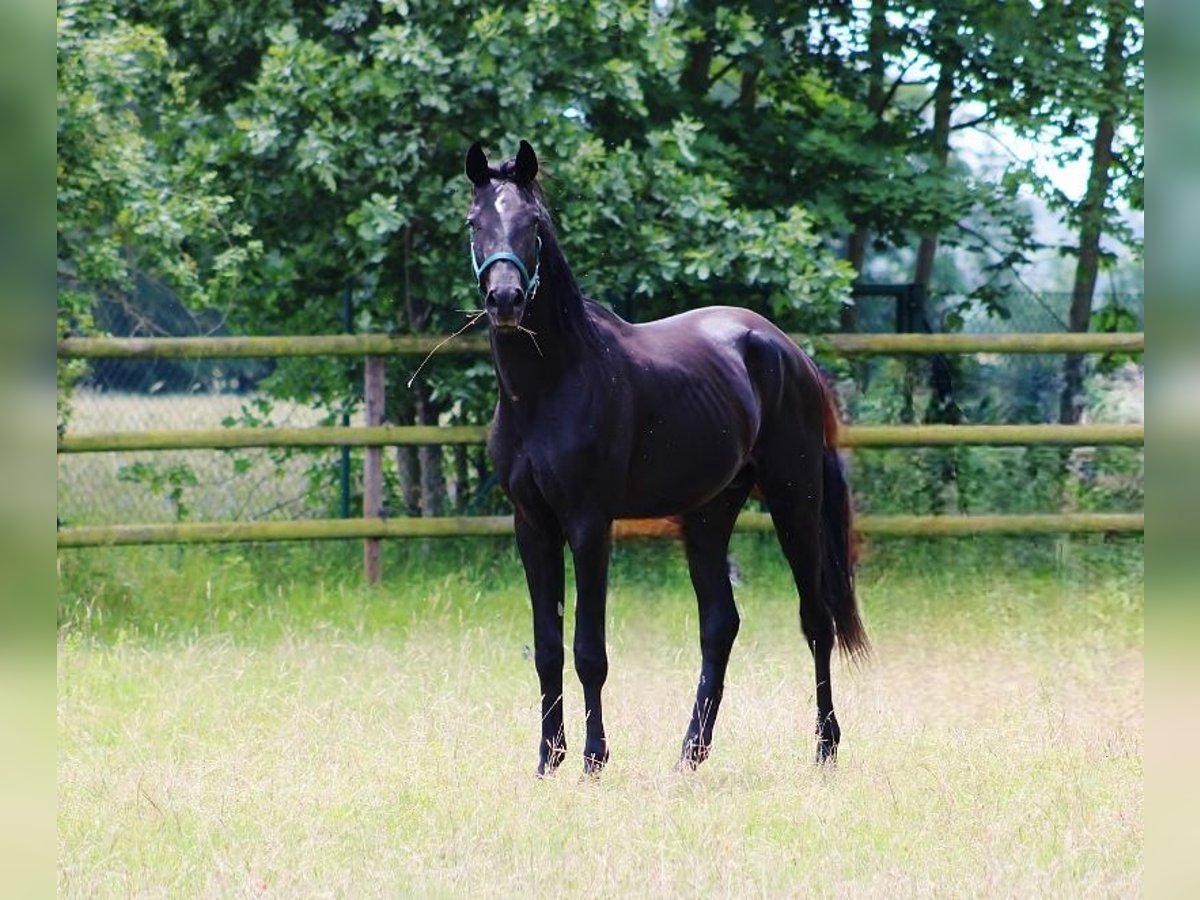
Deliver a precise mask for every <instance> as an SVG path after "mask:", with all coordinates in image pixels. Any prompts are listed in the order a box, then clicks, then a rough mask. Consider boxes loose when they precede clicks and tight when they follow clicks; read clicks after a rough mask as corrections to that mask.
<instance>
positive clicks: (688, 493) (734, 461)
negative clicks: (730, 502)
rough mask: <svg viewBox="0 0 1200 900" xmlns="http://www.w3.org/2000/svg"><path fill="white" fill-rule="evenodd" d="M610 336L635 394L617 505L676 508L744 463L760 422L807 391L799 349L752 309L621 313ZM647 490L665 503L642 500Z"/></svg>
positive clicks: (765, 423) (696, 500)
mask: <svg viewBox="0 0 1200 900" xmlns="http://www.w3.org/2000/svg"><path fill="white" fill-rule="evenodd" d="M614 338H615V339H617V340H618V341H619V343H620V345H621V348H622V351H623V353H622V355H623V356H624V358H625V360H626V364H627V366H628V370H627V371H628V383H629V387H630V389H631V393H632V394H633V396H634V397H635V398H636V399H635V402H634V404H633V410H634V413H633V415H634V417H635V421H634V422H633V423H632V424H633V428H632V438H633V446H632V448H631V450H632V453H631V455H630V460H629V471H628V483H627V493H626V498H625V500H624V501H623V502H622V504H621V506H622V507H623V509H622V511H621V514H622V515H642V514H658V513H661V512H663V511H669V512H682V511H686V509H688V508H691V507H694V506H696V505H699V504H700V503H702V502H705V501H707V500H708V499H709V498H711V497H712V496H715V494H716V493H719V492H720V490H723V489H724V487H725V486H726V485H727V484H728V483H729V482H730V481H732V479H733V478H735V477H736V476H737V474H738V473H739V472H741V471H742V470H743V469H745V468H746V466H747V465H749V464H750V462H751V460H752V457H753V455H754V452H755V449H756V447H757V446H758V445H759V442H760V438H761V435H762V434H763V430H764V428H769V429H770V430H771V431H778V430H779V426H778V425H777V424H772V423H771V421H770V420H772V419H775V418H777V417H779V415H780V413H783V414H784V415H786V407H787V406H789V405H791V404H793V403H797V402H802V399H803V398H802V394H803V393H804V392H803V390H802V389H799V390H798V389H797V384H796V382H797V380H798V378H799V379H800V380H802V377H803V373H804V356H803V354H802V353H801V352H800V351H799V349H798V348H797V347H796V346H795V344H793V343H792V342H791V340H790V339H789V338H788V337H787V336H786V335H785V334H784V333H783V332H781V331H780V330H779V329H778V328H776V327H775V326H774V325H773V324H771V323H770V322H769V321H768V320H767V319H765V318H763V317H762V316H760V315H758V314H757V313H754V312H752V311H750V310H745V309H740V308H735V307H706V308H703V309H697V310H692V311H690V312H686V313H681V314H679V315H676V316H671V317H669V318H666V319H660V320H657V321H654V322H648V323H645V324H639V325H625V324H624V323H622V324H621V327H620V334H619V335H614ZM805 405H807V404H805ZM650 496H656V497H658V498H660V499H661V501H662V503H661V504H659V505H656V506H655V507H654V508H653V509H649V508H646V507H643V506H642V500H641V499H640V498H646V497H650ZM668 507H674V508H670V509H668Z"/></svg>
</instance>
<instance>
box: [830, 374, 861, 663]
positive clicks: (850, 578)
mask: <svg viewBox="0 0 1200 900" xmlns="http://www.w3.org/2000/svg"><path fill="white" fill-rule="evenodd" d="M823 381H824V379H823ZM822 396H823V397H824V402H825V410H824V430H825V450H824V456H823V459H822V466H823V473H822V481H823V484H822V500H821V533H822V542H823V544H824V546H823V548H822V569H821V586H822V588H823V590H824V593H825V603H826V606H827V607H828V609H829V613H830V615H831V616H832V617H833V624H834V628H835V630H836V631H837V641H838V645H839V646H840V647H841V648H842V652H843V653H845V654H847V655H848V656H850V657H854V658H860V657H864V656H867V655H868V654H869V653H870V649H871V647H870V642H869V641H868V640H867V632H866V629H865V628H864V627H863V623H862V619H861V618H860V617H859V615H858V600H857V598H856V597H855V594H854V566H855V563H857V561H858V539H857V536H856V534H855V532H854V510H853V507H852V506H851V502H850V485H849V483H848V482H847V480H846V470H845V467H844V466H843V465H842V459H841V457H840V456H839V455H838V450H837V447H838V414H837V408H836V406H835V402H836V398H835V396H834V393H833V387H832V385H830V384H829V383H828V382H825V383H824V384H822Z"/></svg>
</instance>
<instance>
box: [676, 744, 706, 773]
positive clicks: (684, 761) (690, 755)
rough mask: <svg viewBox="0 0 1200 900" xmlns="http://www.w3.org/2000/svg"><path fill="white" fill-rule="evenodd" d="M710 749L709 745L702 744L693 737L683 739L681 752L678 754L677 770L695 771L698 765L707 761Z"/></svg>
mask: <svg viewBox="0 0 1200 900" xmlns="http://www.w3.org/2000/svg"><path fill="white" fill-rule="evenodd" d="M711 749H712V746H711V745H710V744H702V743H700V741H699V740H698V739H696V738H694V737H688V738H684V741H683V751H682V752H681V753H680V754H679V766H678V768H679V769H680V771H686V772H694V771H696V769H697V768H698V767H699V765H700V763H702V762H704V761H705V760H706V759H708V754H709V752H710V751H711Z"/></svg>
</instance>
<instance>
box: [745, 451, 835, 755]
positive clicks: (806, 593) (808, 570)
mask: <svg viewBox="0 0 1200 900" xmlns="http://www.w3.org/2000/svg"><path fill="white" fill-rule="evenodd" d="M817 458H819V456H818V457H817ZM793 474H794V475H795V476H796V477H795V478H794V480H788V481H784V482H783V483H779V484H771V483H770V482H768V483H763V482H762V481H760V484H761V485H762V488H763V492H764V494H765V495H766V499H767V507H768V508H769V509H770V511H771V520H772V522H773V523H774V524H775V534H776V536H777V537H778V538H779V544H780V546H781V547H782V548H783V554H784V556H785V557H787V561H788V565H790V566H791V569H792V577H793V578H794V579H795V581H796V588H797V590H798V591H799V592H800V626H801V629H802V630H803V632H804V639H805V641H806V642H807V643H808V648H809V650H811V651H812V656H813V664H814V667H815V670H816V673H815V674H816V690H817V727H816V736H817V762H831V761H833V760H835V759H836V758H837V747H838V741H839V740H840V739H841V729H840V728H839V727H838V722H837V717H836V716H835V715H834V713H833V686H832V684H831V682H830V661H831V657H832V655H833V645H834V634H835V631H834V623H833V616H832V615H831V614H830V612H829V608H828V606H827V604H826V603H825V598H824V596H823V595H822V593H821V564H822V546H823V545H822V539H821V538H822V536H821V473H820V469H819V468H818V469H816V470H815V472H814V473H812V476H811V477H808V474H807V473H799V472H795V473H793Z"/></svg>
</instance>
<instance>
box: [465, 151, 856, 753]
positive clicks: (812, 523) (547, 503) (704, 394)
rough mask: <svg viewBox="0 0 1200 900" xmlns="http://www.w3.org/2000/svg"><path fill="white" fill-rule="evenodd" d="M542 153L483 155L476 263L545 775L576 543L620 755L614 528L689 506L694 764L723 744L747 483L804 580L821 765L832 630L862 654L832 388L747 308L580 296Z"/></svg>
mask: <svg viewBox="0 0 1200 900" xmlns="http://www.w3.org/2000/svg"><path fill="white" fill-rule="evenodd" d="M537 170H538V161H537V156H536V155H535V154H534V151H533V148H532V147H530V146H529V144H527V143H526V142H524V141H522V142H521V145H520V151H519V152H518V153H517V155H516V157H515V158H514V159H511V160H507V161H506V162H504V163H503V164H501V165H500V166H499V167H492V166H490V165H489V164H488V160H487V157H486V156H485V155H484V152H483V150H482V149H481V147H480V145H479V144H478V143H476V144H475V145H473V146H472V147H471V149H470V150H469V151H468V153H467V157H466V174H467V177H468V178H470V180H471V183H472V184H473V186H474V189H473V192H472V193H473V198H472V203H471V211H470V214H469V216H468V218H467V223H468V225H469V226H470V231H471V261H472V265H473V268H474V271H475V276H476V279H477V280H478V283H479V289H480V292H481V293H482V295H483V298H484V309H485V310H486V312H487V315H488V321H489V332H490V336H491V346H492V354H493V358H494V361H495V368H496V376H497V378H498V380H499V388H500V391H499V393H500V397H499V401H498V403H497V406H496V415H495V418H494V420H493V422H492V430H491V436H490V438H489V441H488V447H489V450H490V452H491V456H492V461H493V463H494V465H495V469H496V473H497V475H498V477H499V479H500V484H501V485H502V486H503V489H504V490H505V492H506V493H507V494H508V497H509V498H510V499H511V501H512V504H513V508H514V511H515V519H516V537H517V546H518V548H519V550H520V554H521V559H522V562H523V563H524V566H525V578H526V580H527V582H528V585H529V594H530V598H531V600H532V602H533V629H534V647H535V652H534V658H535V661H536V664H537V673H538V679H539V681H540V683H541V692H542V738H541V743H540V745H539V748H538V772H539V774H547V773H550V772H552V771H553V770H554V769H555V768H556V767H557V766H558V764H559V763H560V762H562V760H563V757H564V756H565V754H566V739H565V736H564V732H563V713H562V690H563V590H564V562H563V545H564V543H565V544H567V545H568V546H570V548H571V552H572V554H573V555H574V560H575V583H576V585H575V586H576V591H577V601H576V604H577V605H576V617H575V646H574V650H575V671H576V672H577V673H578V675H579V680H580V682H581V683H582V685H583V698H584V705H585V708H586V712H587V737H586V740H585V742H584V747H583V759H584V769H585V771H586V772H595V771H597V770H598V769H599V768H600V767H602V766H603V765H604V764H605V762H606V761H607V760H608V741H607V738H606V736H605V732H604V716H603V713H602V706H601V701H600V694H601V689H602V688H603V686H604V681H605V678H606V676H607V675H608V656H607V652H606V649H605V638H604V620H605V599H606V593H607V589H608V563H609V550H610V547H611V542H612V531H613V521H614V520H616V519H629V518H655V517H665V516H672V515H675V516H679V517H680V520H681V523H682V536H683V542H684V546H685V548H686V552H687V562H688V568H689V572H690V574H691V579H692V584H693V586H694V587H695V590H696V599H697V601H698V603H699V608H700V615H699V618H700V648H701V658H702V663H701V668H700V684H699V687H698V688H697V690H696V703H695V706H694V708H693V710H692V718H691V723H690V724H689V726H688V729H687V735H686V737H685V738H684V741H683V751H682V760H681V761H682V763H683V764H684V765H688V766H694V765H696V764H697V763H699V762H701V761H702V760H704V759H705V758H706V757H707V756H708V752H709V748H710V745H711V743H712V732H713V723H714V721H715V720H716V717H717V710H718V707H719V706H720V704H721V694H722V690H723V686H724V681H725V669H726V665H727V663H728V661H729V653H730V650H731V649H732V647H733V642H734V638H735V637H736V636H737V633H738V624H739V617H738V611H737V606H736V605H735V603H734V599H733V590H732V587H731V585H730V582H729V571H728V568H727V562H726V554H727V551H728V546H729V537H730V534H731V532H732V531H733V526H734V521H735V520H736V518H737V515H738V511H739V510H740V509H741V507H742V504H743V503H744V502H745V501H746V498H747V497H748V496H749V494H750V492H751V490H752V489H757V490H758V491H759V492H760V494H761V496H762V497H763V498H764V499H765V500H766V503H767V505H768V508H769V509H770V513H771V518H772V521H773V524H774V526H775V530H776V532H777V534H778V537H779V542H780V544H781V545H782V547H783V552H784V555H785V556H786V557H787V560H788V563H789V564H790V566H791V569H792V574H793V576H794V577H795V580H796V586H797V588H798V589H799V592H800V597H801V600H802V602H801V604H800V622H801V625H802V628H803V631H804V635H805V638H806V639H807V641H808V643H809V646H810V648H811V650H812V654H813V659H814V661H815V667H816V693H817V729H816V732H817V758H818V760H821V761H824V760H829V759H832V758H834V756H835V755H836V753H837V745H838V739H839V737H840V729H839V727H838V723H837V719H836V718H835V716H834V713H833V694H832V690H831V687H830V681H829V677H830V675H829V665H830V655H831V653H832V650H833V646H834V643H835V640H836V641H837V642H838V643H840V645H841V647H842V649H843V650H844V651H847V652H849V653H851V654H857V653H861V652H865V651H866V649H867V638H866V633H865V631H864V630H863V626H862V622H861V621H860V619H859V615H858V610H857V605H856V601H855V596H854V580H853V572H852V560H851V534H850V498H849V491H848V488H847V484H846V480H845V477H844V474H843V471H842V467H841V464H840V461H839V459H838V456H837V452H836V450H835V440H836V425H837V419H836V415H835V412H834V408H833V404H832V399H831V397H830V394H829V392H828V391H827V389H826V387H825V384H824V381H823V380H822V378H821V376H820V374H819V373H818V371H817V369H816V366H815V365H814V364H813V362H812V361H811V360H810V359H809V358H808V357H807V356H805V355H804V354H803V353H802V352H801V351H800V350H799V349H798V348H797V347H796V345H795V344H794V343H793V342H792V341H791V340H789V339H788V337H787V336H786V335H785V334H784V333H783V332H781V331H780V330H779V329H778V328H776V327H775V326H774V325H772V324H771V323H770V322H768V321H767V320H766V319H764V318H762V317H761V316H759V315H757V314H756V313H753V312H751V311H749V310H745V309H736V308H731V307H712V308H706V309H697V310H693V311H691V312H686V313H683V314H681V315H677V316H671V317H670V318H667V319H662V320H659V321H657V322H648V323H646V324H641V325H632V324H630V323H628V322H625V321H624V320H623V319H621V318H619V317H618V316H616V315H614V314H613V313H612V312H609V311H608V310H607V309H605V308H604V307H603V306H600V305H599V304H597V303H595V302H593V301H591V300H589V299H587V298H586V297H584V296H583V295H582V293H581V292H580V289H579V285H578V284H577V282H576V281H575V277H574V276H573V275H572V274H571V270H570V268H569V267H568V266H567V261H566V259H565V257H564V256H563V253H562V250H561V249H560V248H559V244H558V240H557V238H556V236H555V233H554V229H553V227H552V224H551V218H550V213H549V211H548V209H547V206H546V203H545V200H544V198H543V195H542V192H541V188H540V186H539V185H538V183H537V182H536V180H535V178H536V175H537Z"/></svg>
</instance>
